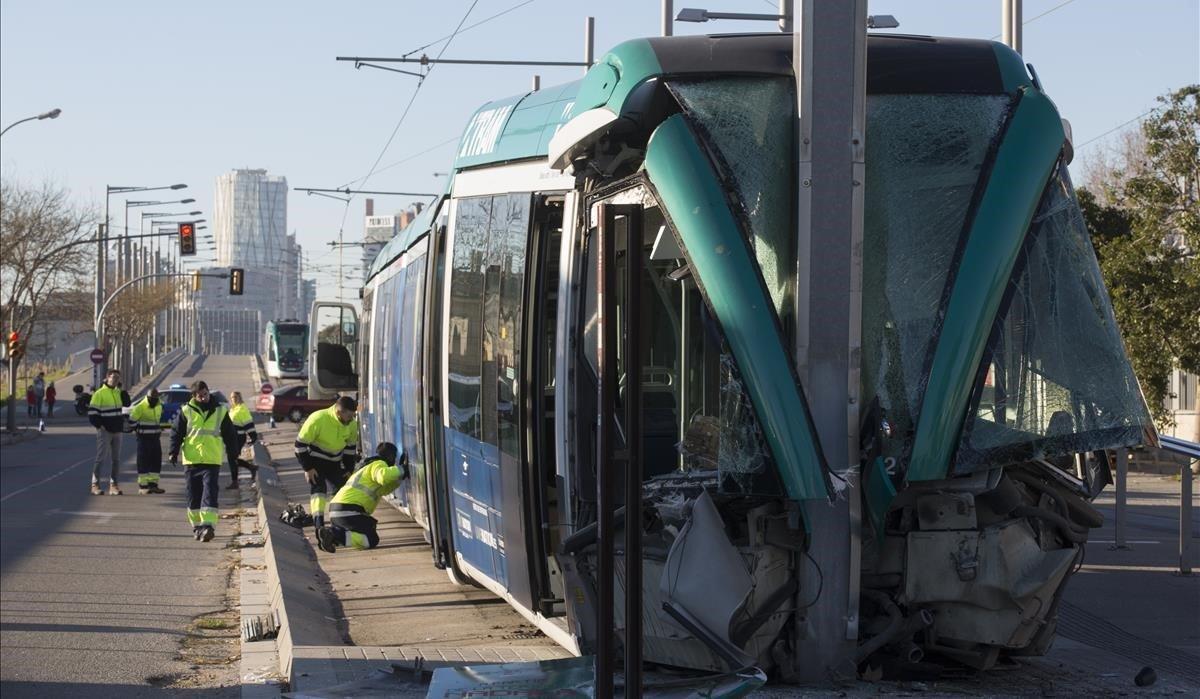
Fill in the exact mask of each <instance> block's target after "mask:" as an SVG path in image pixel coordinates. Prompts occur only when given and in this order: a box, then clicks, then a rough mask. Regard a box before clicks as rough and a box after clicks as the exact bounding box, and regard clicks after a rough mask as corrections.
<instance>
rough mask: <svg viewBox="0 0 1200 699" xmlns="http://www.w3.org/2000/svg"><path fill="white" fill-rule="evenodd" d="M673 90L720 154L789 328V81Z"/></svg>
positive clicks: (729, 81) (684, 85)
mask: <svg viewBox="0 0 1200 699" xmlns="http://www.w3.org/2000/svg"><path fill="white" fill-rule="evenodd" d="M670 88H671V89H672V91H673V92H674V94H675V95H676V97H677V98H678V100H679V103H680V104H681V105H682V106H683V108H684V110H685V112H686V113H687V115H688V116H689V117H691V120H692V123H693V124H696V125H697V126H699V127H700V131H701V132H702V134H703V136H704V138H705V140H706V141H707V142H708V143H709V145H710V146H712V147H713V148H714V149H715V150H716V151H717V153H718V156H719V160H720V163H719V165H720V167H719V170H720V172H721V175H722V177H723V178H724V179H725V180H726V181H727V182H730V183H731V184H732V185H733V186H732V187H731V190H732V191H734V192H735V193H736V194H737V201H736V202H735V205H734V211H736V212H738V213H739V214H740V216H741V217H742V218H743V219H744V220H745V221H746V222H747V223H749V234H750V243H751V247H752V248H753V249H754V257H755V259H756V260H757V261H758V267H759V271H760V273H761V274H762V277H763V281H764V282H766V285H767V292H768V293H769V294H770V296H771V301H772V302H773V303H774V305H775V312H776V313H777V314H778V315H779V319H780V321H781V324H782V327H784V328H791V326H792V323H791V317H792V315H793V311H794V308H793V306H794V302H793V300H792V293H793V292H792V285H793V282H792V278H793V276H794V271H795V268H796V241H795V238H796V235H795V226H794V224H793V220H794V213H795V212H794V211H793V209H794V208H795V207H794V206H793V202H794V201H795V189H796V186H795V180H794V177H795V171H794V168H793V167H792V152H793V150H794V146H793V141H794V123H793V121H792V116H793V115H794V114H795V103H796V98H795V94H796V93H795V88H794V86H793V82H792V80H791V78H767V77H746V78H722V79H720V80H709V81H704V82H676V83H672V84H671V85H670Z"/></svg>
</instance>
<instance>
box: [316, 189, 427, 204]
mask: <svg viewBox="0 0 1200 699" xmlns="http://www.w3.org/2000/svg"><path fill="white" fill-rule="evenodd" d="M292 190H293V191H296V192H304V193H306V194H316V195H318V196H326V197H330V198H331V199H341V197H334V196H331V195H332V194H344V195H346V196H350V195H351V194H372V195H379V196H397V197H435V198H436V197H440V196H442V195H441V194H435V193H434V192H385V191H379V190H374V189H350V188H349V187H333V188H323V187H292ZM342 201H345V200H344V199H342Z"/></svg>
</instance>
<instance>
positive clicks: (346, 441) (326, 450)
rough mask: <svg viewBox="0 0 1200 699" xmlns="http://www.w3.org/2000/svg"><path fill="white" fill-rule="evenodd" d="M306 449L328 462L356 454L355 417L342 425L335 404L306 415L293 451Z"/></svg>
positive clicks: (334, 461) (297, 452) (304, 450)
mask: <svg viewBox="0 0 1200 699" xmlns="http://www.w3.org/2000/svg"><path fill="white" fill-rule="evenodd" d="M305 452H307V453H308V454H310V455H311V456H314V457H316V458H318V459H321V460H322V461H328V462H330V463H331V464H340V463H341V461H342V456H343V455H346V456H357V454H358V420H351V421H350V424H349V425H343V424H342V421H341V420H338V418H337V406H334V405H331V406H329V407H328V408H324V409H322V410H318V411H317V412H315V413H313V414H312V415H309V416H308V419H307V420H305V421H304V425H303V426H302V427H301V428H300V434H298V435H296V454H297V455H300V454H302V453H305Z"/></svg>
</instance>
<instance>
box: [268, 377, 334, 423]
mask: <svg viewBox="0 0 1200 699" xmlns="http://www.w3.org/2000/svg"><path fill="white" fill-rule="evenodd" d="M272 397H273V398H274V399H275V401H274V402H275V405H274V407H272V408H271V414H272V415H274V416H275V419H276V420H282V419H283V418H285V417H286V418H287V419H289V420H291V421H292V422H300V421H302V420H303V419H304V418H306V417H308V415H309V413H315V412H316V411H318V410H321V409H323V408H328V407H329V406H331V405H333V404H334V402H335V401H336V400H337V399H336V398H334V399H325V400H309V398H308V386H304V385H300V386H287V387H286V388H281V389H279V390H277V391H275V393H274V394H273V395H272Z"/></svg>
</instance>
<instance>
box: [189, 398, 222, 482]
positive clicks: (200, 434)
mask: <svg viewBox="0 0 1200 699" xmlns="http://www.w3.org/2000/svg"><path fill="white" fill-rule="evenodd" d="M180 410H181V411H183V416H184V417H185V418H187V435H185V436H184V438H183V463H184V465H185V466H186V465H190V464H207V465H217V466H220V465H221V461H222V459H221V455H222V454H224V453H225V440H223V439H221V421H222V420H224V419H225V415H226V414H228V412H229V409H228V408H226V407H225V406H224V405H221V404H218V405H217V407H215V408H213V411H212V412H211V413H209V414H208V415H207V417H206V416H205V414H204V413H203V412H202V411H201V410H200V406H198V405H196V401H194V400H193V401H191V402H189V403H188V404H187V405H185V406H183V407H182V408H180Z"/></svg>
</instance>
